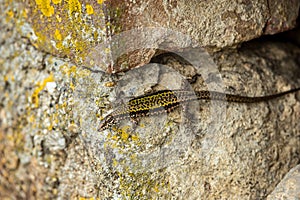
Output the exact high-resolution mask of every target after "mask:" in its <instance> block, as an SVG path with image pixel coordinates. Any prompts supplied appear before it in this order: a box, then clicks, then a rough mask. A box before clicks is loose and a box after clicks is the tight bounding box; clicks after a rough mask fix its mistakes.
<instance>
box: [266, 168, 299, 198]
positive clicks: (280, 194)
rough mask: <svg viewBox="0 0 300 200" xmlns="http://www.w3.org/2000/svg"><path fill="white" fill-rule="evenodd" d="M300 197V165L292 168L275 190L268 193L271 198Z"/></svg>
mask: <svg viewBox="0 0 300 200" xmlns="http://www.w3.org/2000/svg"><path fill="white" fill-rule="evenodd" d="M299 198H300V165H297V166H296V167H294V168H292V169H291V170H290V171H289V173H287V174H286V175H285V176H284V178H283V179H282V181H280V183H279V184H278V185H277V186H276V188H275V189H274V191H273V192H272V193H271V194H270V195H268V198H267V199H268V200H269V199H275V200H277V199H278V200H281V199H289V200H297V199H299Z"/></svg>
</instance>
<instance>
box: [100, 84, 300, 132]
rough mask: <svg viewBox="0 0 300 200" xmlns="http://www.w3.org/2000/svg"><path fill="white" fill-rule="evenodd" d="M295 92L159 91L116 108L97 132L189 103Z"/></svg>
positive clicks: (249, 100)
mask: <svg viewBox="0 0 300 200" xmlns="http://www.w3.org/2000/svg"><path fill="white" fill-rule="evenodd" d="M297 91H300V87H299V88H295V89H291V90H288V91H285V92H281V93H276V94H272V95H267V96H256V97H249V96H240V95H233V94H227V93H222V92H216V91H209V90H201V91H195V92H194V91H188V90H159V91H156V92H153V93H150V94H146V95H141V96H138V97H135V98H133V99H131V100H129V102H128V103H127V104H123V105H121V106H119V107H117V109H116V110H114V111H113V112H112V113H110V114H108V115H107V116H105V117H104V119H103V120H102V121H101V123H100V125H99V128H98V131H103V130H105V129H108V128H110V127H111V126H113V125H116V124H117V123H118V122H119V121H121V120H124V119H131V120H133V121H134V122H137V120H138V119H139V118H140V117H144V116H151V115H159V114H160V113H163V112H167V113H169V112H172V111H173V110H174V109H175V108H177V107H179V105H180V104H182V103H186V102H190V101H196V100H217V101H227V102H235V103H258V102H262V101H269V100H272V99H275V98H277V97H281V96H283V95H286V94H289V93H294V92H297Z"/></svg>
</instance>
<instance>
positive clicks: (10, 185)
mask: <svg viewBox="0 0 300 200" xmlns="http://www.w3.org/2000/svg"><path fill="white" fill-rule="evenodd" d="M55 2H56V1H55ZM70 2H71V1H70ZM6 3H7V4H5V3H4V2H1V10H4V11H5V12H4V13H5V14H6V17H2V18H1V19H0V20H1V21H0V26H1V27H0V29H1V30H4V31H2V32H1V33H0V44H1V46H0V74H1V75H0V100H1V104H0V115H1V118H0V119H1V120H0V198H1V199H5V198H7V199H54V198H61V199H73V198H81V199H85V198H87V199H88V198H92V197H98V198H101V199H103V198H116V199H117V198H120V199H123V198H133V199H134V198H136V199H151V198H152V199H156V198H162V199H168V198H175V199H176V198H179V199H197V198H198V199H199V198H200V199H263V198H266V197H267V196H268V194H270V193H271V192H272V191H273V194H274V193H275V190H274V188H275V187H276V186H277V184H278V183H279V182H280V181H281V180H282V177H284V175H285V174H287V173H288V172H289V171H290V169H292V168H293V167H295V166H296V165H297V164H299V154H300V141H299V136H300V124H299V117H300V96H299V93H297V94H290V95H287V96H284V97H282V98H280V99H275V100H272V101H269V102H262V103H259V104H255V105H246V104H234V103H233V104H231V103H226V102H205V101H201V102H194V103H190V104H189V105H184V106H183V109H178V110H175V111H174V112H172V113H170V114H169V115H165V114H163V115H160V116H154V117H145V118H143V119H141V121H140V123H139V125H137V126H136V127H135V126H134V124H132V123H131V122H129V121H126V120H125V121H122V123H121V124H119V125H118V126H116V127H113V128H112V130H106V131H104V132H97V126H98V124H99V122H100V119H101V117H103V116H105V115H106V114H107V113H109V112H110V111H111V110H112V109H113V108H115V106H118V105H119V104H120V103H123V102H122V101H124V102H126V101H128V97H129V98H130V97H132V96H134V95H140V94H144V93H146V92H149V91H151V90H152V89H164V88H171V89H178V88H185V89H194V90H201V89H218V90H221V91H222V90H223V91H225V92H228V93H233V94H241V95H247V96H259V95H267V94H272V93H277V92H280V91H285V90H288V89H291V88H295V87H299V85H300V82H299V75H298V74H300V69H299V66H298V63H297V61H298V59H299V55H300V49H299V47H297V46H296V45H293V44H290V43H286V42H274V41H251V42H248V43H245V44H243V45H242V46H241V47H240V48H239V49H237V50H234V49H232V50H222V51H220V52H218V53H214V54H213V60H214V62H215V63H216V64H214V63H213V62H212V58H211V57H210V56H209V55H208V54H205V53H203V54H202V53H201V51H197V54H196V56H198V57H197V59H200V61H199V60H198V61H199V62H200V63H201V64H202V65H200V68H199V66H198V67H196V66H192V65H190V64H189V63H187V62H186V61H184V60H182V59H180V58H178V57H176V56H174V55H173V54H170V55H163V54H161V55H159V56H158V57H156V58H153V59H152V61H153V62H156V63H158V64H151V65H147V66H146V67H145V68H143V67H140V68H138V69H134V70H130V71H129V72H127V73H124V74H119V76H111V75H108V74H103V73H100V72H98V71H91V70H89V69H86V68H84V67H80V66H77V65H74V64H73V63H71V62H68V61H66V60H63V59H60V58H57V57H55V56H53V55H52V54H50V53H49V52H48V51H41V49H40V47H39V45H34V44H33V43H32V41H30V40H28V39H27V37H23V36H22V35H20V34H19V33H20V30H18V29H19V28H20V26H18V25H16V24H15V22H16V21H15V20H14V19H13V18H14V17H13V15H14V14H16V13H15V12H18V11H17V9H13V8H12V7H6V6H7V5H9V3H10V2H6ZM4 4H5V6H4ZM170 6H171V4H170ZM173 6H174V5H173ZM187 41H188V40H182V44H187V43H185V42H187ZM190 44H191V43H190ZM50 52H51V51H50ZM62 55H63V54H62ZM181 55H185V54H181ZM191 57H193V56H191ZM189 58H190V57H189ZM207 66H209V67H207ZM149 74H151V75H149ZM141 76H142V78H140V77H141ZM186 79H187V80H186ZM125 97H127V98H125Z"/></svg>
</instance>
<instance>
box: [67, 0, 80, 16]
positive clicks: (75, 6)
mask: <svg viewBox="0 0 300 200" xmlns="http://www.w3.org/2000/svg"><path fill="white" fill-rule="evenodd" d="M68 4H69V12H70V13H71V14H72V13H75V12H77V13H81V3H80V2H79V1H78V0H68Z"/></svg>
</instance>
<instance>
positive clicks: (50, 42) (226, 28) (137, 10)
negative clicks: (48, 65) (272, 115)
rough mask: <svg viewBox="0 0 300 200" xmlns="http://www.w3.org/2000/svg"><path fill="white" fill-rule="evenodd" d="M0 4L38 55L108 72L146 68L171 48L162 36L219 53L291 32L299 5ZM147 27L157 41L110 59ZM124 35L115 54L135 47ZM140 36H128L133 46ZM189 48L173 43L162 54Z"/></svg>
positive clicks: (151, 0)
mask: <svg viewBox="0 0 300 200" xmlns="http://www.w3.org/2000/svg"><path fill="white" fill-rule="evenodd" d="M3 4H4V8H3V9H2V10H3V11H4V12H3V15H5V17H6V18H7V19H8V20H12V19H13V20H14V21H15V23H16V25H17V29H18V30H19V34H21V35H22V36H24V37H27V38H29V39H30V41H31V43H32V44H33V45H34V46H35V47H37V48H38V49H39V50H43V51H46V52H49V53H51V54H52V55H56V56H59V57H61V58H62V57H63V58H64V57H67V58H69V59H71V60H72V62H74V63H76V64H77V65H85V66H87V67H90V68H97V69H98V70H103V71H107V72H109V73H114V72H118V71H124V70H128V69H129V68H133V67H137V66H141V65H144V64H145V63H148V62H149V61H150V59H151V57H153V55H155V54H159V53H160V51H157V49H160V48H162V49H163V50H164V46H165V45H166V44H168V43H172V42H175V41H171V42H170V38H172V36H170V34H169V32H168V31H166V30H169V31H170V30H172V31H175V32H179V33H182V34H184V35H185V36H188V37H190V39H192V40H193V41H194V42H193V46H198V47H203V48H206V49H209V50H210V51H217V50H220V49H221V48H225V47H235V46H236V45H239V44H240V43H242V42H245V41H249V40H251V39H253V38H258V37H260V36H262V35H264V34H275V33H279V32H282V31H285V30H289V29H292V28H294V27H295V25H296V19H297V16H298V12H299V7H300V2H299V1H297V0H292V1H284V0H274V1H267V0H253V1H249V0H241V1H228V0H215V1H198V0H189V1H186V0H171V1H165V0H126V1H123V0H122V1H121V0H97V1H91V0H87V1H84V2H80V1H79V0H70V1H61V0H53V1H43V0H35V1H33V0H31V1H30V0H27V1H24V2H23V1H21V2H19V3H18V1H17V0H16V1H8V0H6V1H4V2H3ZM3 4H2V5H3ZM147 28H152V29H155V31H156V32H157V34H159V35H160V36H159V38H158V39H157V40H154V41H152V43H151V45H148V46H147V44H146V43H144V44H143V45H142V46H139V48H136V49H130V48H128V51H126V52H122V53H123V54H124V55H123V56H122V57H119V56H117V57H115V56H114V54H115V53H116V52H115V51H117V50H116V47H115V46H116V43H119V42H120V41H118V40H117V41H116V38H115V37H116V36H117V35H118V34H120V33H124V31H132V30H139V31H142V32H144V33H147V32H149V30H148V29H147ZM159 28H165V30H161V29H159ZM128 35H131V33H129V34H128ZM128 35H127V36H126V38H125V40H123V41H122V42H121V43H120V44H119V45H117V48H118V46H124V45H125V46H132V45H133V43H134V42H132V41H131V40H128V41H127V38H128V37H130V36H128ZM142 35H143V34H137V35H132V37H131V38H132V39H134V40H135V42H137V43H138V42H139V41H140V40H141V38H142V37H143V36H142ZM152 37H153V34H152ZM175 43H176V42H175ZM190 45H191V44H190V43H186V42H183V43H180V42H179V43H177V44H176V45H175V46H174V45H173V46H172V47H169V48H168V50H170V49H172V48H173V49H182V48H186V47H190ZM91 52H96V53H97V57H98V58H97V59H95V60H93V59H91V58H90V57H89V55H90V53H91ZM99 57H100V58H101V59H99ZM94 58H95V57H94Z"/></svg>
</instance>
